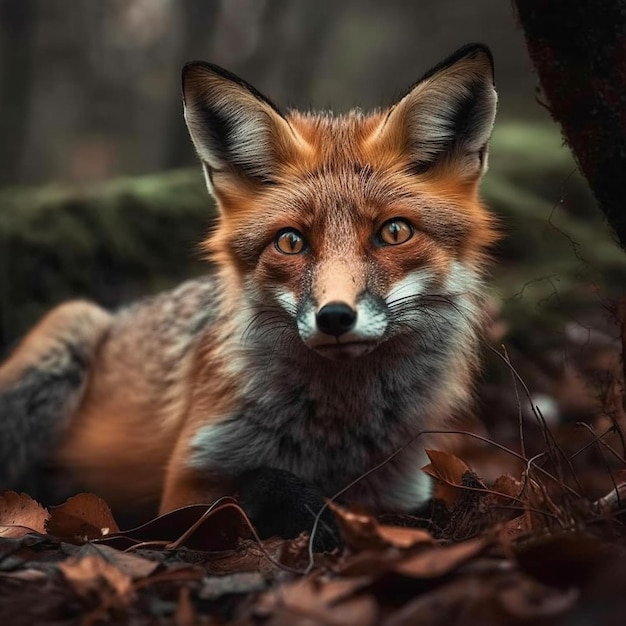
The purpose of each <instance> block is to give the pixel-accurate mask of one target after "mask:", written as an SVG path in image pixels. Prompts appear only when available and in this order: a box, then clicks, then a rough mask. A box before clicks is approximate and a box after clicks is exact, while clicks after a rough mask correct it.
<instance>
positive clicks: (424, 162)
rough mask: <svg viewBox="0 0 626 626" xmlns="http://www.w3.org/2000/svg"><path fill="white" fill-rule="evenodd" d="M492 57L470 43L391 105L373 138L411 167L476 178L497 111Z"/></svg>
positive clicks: (483, 165) (482, 166) (484, 159)
mask: <svg viewBox="0 0 626 626" xmlns="http://www.w3.org/2000/svg"><path fill="white" fill-rule="evenodd" d="M496 103H497V94H496V90H495V87H494V73H493V59H492V56H491V52H490V51H489V49H488V48H487V47H486V46H484V45H482V44H470V45H467V46H464V47H463V48H461V49H460V50H457V52H455V53H454V54H453V55H452V56H450V57H448V58H447V59H446V60H445V61H443V62H442V63H440V64H439V65H437V66H436V67H434V68H433V69H432V70H431V71H430V72H428V73H427V74H426V75H425V76H424V77H423V78H422V79H421V80H420V81H418V82H417V83H416V84H415V85H414V86H413V87H412V88H411V89H410V90H409V92H408V93H407V94H406V95H405V96H404V97H403V98H401V99H400V101H399V102H398V103H397V104H396V105H395V106H393V107H392V108H391V109H390V111H389V113H388V115H387V117H386V119H385V120H384V122H383V123H382V124H381V126H380V127H379V128H378V130H377V132H376V133H375V135H374V137H372V140H373V141H375V142H382V143H383V145H384V146H385V147H386V148H387V149H392V150H400V151H401V152H402V154H403V156H406V157H408V159H409V163H410V165H411V168H412V169H413V170H414V171H416V172H424V171H427V170H428V169H429V168H431V167H434V166H439V165H441V166H444V167H447V168H451V169H453V170H454V171H455V173H456V174H458V175H459V176H460V177H462V178H464V179H478V178H479V177H480V175H481V174H482V173H483V172H484V171H485V170H486V167H487V142H488V141H489V137H490V135H491V130H492V127H493V122H494V117H495V113H496Z"/></svg>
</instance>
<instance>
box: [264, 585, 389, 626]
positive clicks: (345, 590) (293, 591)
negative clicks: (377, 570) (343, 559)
mask: <svg viewBox="0 0 626 626" xmlns="http://www.w3.org/2000/svg"><path fill="white" fill-rule="evenodd" d="M370 581H371V579H370V578H369V577H365V578H358V579H357V578H351V579H339V580H325V579H320V578H304V579H302V580H298V581H296V582H293V583H290V584H288V585H283V586H281V587H280V588H279V589H276V590H272V591H269V592H267V593H265V594H263V595H262V596H261V597H260V598H259V600H258V602H257V606H256V608H257V613H258V614H259V615H260V616H263V617H270V616H272V617H273V618H274V619H273V620H271V621H270V622H269V623H270V624H289V625H290V626H300V625H301V626H311V625H312V624H358V625H359V626H374V624H377V623H378V607H377V604H376V601H375V599H374V598H373V597H372V596H369V595H363V594H362V593H359V592H360V590H361V589H362V588H363V587H364V586H366V585H367V584H369V582H370Z"/></svg>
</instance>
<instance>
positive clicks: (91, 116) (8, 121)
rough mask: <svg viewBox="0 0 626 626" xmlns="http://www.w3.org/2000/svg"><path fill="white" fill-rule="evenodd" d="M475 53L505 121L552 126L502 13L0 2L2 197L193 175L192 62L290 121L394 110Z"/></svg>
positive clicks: (355, 0)
mask: <svg viewBox="0 0 626 626" xmlns="http://www.w3.org/2000/svg"><path fill="white" fill-rule="evenodd" d="M470 41H481V42H484V43H487V44H488V45H489V46H490V47H491V48H492V50H493V53H494V56H495V59H496V78H497V83H498V88H499V92H500V119H507V118H522V119H537V118H541V119H544V118H545V117H546V114H545V111H544V110H543V109H542V108H541V107H540V106H539V105H537V103H536V102H535V82H536V80H535V76H534V75H533V73H532V71H531V68H530V62H529V60H528V57H527V54H526V50H525V47H524V41H523V36H522V32H521V30H520V28H519V27H518V25H517V23H516V20H515V16H514V12H513V8H512V6H511V4H510V3H509V2H506V1H504V0H471V1H468V0H419V1H415V0H387V1H386V2H381V1H380V0H0V185H5V186H6V185H14V184H34V183H37V184H38V183H46V182H52V181H61V182H87V183H89V182H94V181H101V180H106V179H108V178H111V177H114V176H118V175H121V174H123V175H129V174H142V173H147V172H159V171H162V170H165V169H170V168H177V167H181V166H184V165H189V164H192V163H194V162H195V161H194V154H193V150H192V148H191V146H190V142H189V141H188V139H187V135H186V131H185V128H184V123H183V117H182V108H181V102H180V70H181V67H182V65H183V63H184V62H186V61H189V60H192V59H202V60H207V61H211V62H213V63H217V64H219V65H222V66H224V67H226V68H228V69H230V70H231V71H233V72H235V73H237V74H239V75H241V76H242V77H243V78H245V79H246V80H248V81H249V82H251V83H252V84H254V85H255V86H256V87H257V88H259V89H260V90H261V91H262V92H264V93H265V94H266V95H268V96H269V97H270V98H271V99H273V100H275V101H276V102H277V103H278V104H279V105H280V106H281V107H304V108H309V107H311V108H332V109H334V110H336V111H345V110H347V109H349V108H351V107H355V106H359V107H362V108H365V109H368V108H371V107H379V106H385V105H387V104H389V103H391V102H392V101H393V99H394V97H396V96H397V95H399V94H400V93H402V92H403V91H404V90H405V89H406V88H407V87H408V86H409V85H410V84H412V83H413V82H415V81H416V80H417V79H418V78H419V77H420V75H421V74H422V73H424V72H425V71H426V70H428V69H429V68H430V67H431V66H433V65H435V64H436V63H438V62H439V61H440V60H442V59H443V58H444V57H445V56H447V55H448V54H450V53H451V52H453V51H454V50H455V49H456V48H458V47H460V46H461V45H463V44H465V43H468V42H470Z"/></svg>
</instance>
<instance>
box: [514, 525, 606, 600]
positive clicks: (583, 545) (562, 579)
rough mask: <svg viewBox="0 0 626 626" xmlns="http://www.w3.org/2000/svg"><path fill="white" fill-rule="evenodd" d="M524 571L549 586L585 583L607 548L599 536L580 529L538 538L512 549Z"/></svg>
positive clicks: (599, 564) (601, 559) (604, 558)
mask: <svg viewBox="0 0 626 626" xmlns="http://www.w3.org/2000/svg"><path fill="white" fill-rule="evenodd" d="M515 557H516V559H517V562H518V564H519V566H520V568H521V569H522V571H524V572H525V573H526V574H528V575H529V576H531V577H532V578H534V579H535V580H538V581H540V582H542V583H543V584H545V585H550V586H552V587H560V588H563V589H568V588H570V587H573V586H582V585H584V584H585V583H586V582H587V581H588V580H589V579H590V578H591V577H592V576H593V575H594V574H595V572H596V570H597V569H598V568H600V567H602V566H603V565H604V563H606V561H607V559H608V558H609V557H610V551H609V550H608V549H607V548H606V545H605V544H603V543H602V542H601V541H600V540H599V539H597V538H595V537H593V536H590V535H587V534H584V533H582V532H560V533H555V534H552V535H547V536H544V537H537V538H535V539H533V540H532V541H528V542H525V543H524V544H523V545H521V546H519V547H518V548H517V549H516V550H515Z"/></svg>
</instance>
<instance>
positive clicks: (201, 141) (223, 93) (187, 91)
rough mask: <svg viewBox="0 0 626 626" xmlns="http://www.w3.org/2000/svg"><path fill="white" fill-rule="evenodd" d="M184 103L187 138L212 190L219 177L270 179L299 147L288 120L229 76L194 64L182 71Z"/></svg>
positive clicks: (225, 72) (242, 83)
mask: <svg viewBox="0 0 626 626" xmlns="http://www.w3.org/2000/svg"><path fill="white" fill-rule="evenodd" d="M182 80H183V104H184V108H185V121H186V122H187V127H188V129H189V134H190V135H191V139H192V141H193V144H194V146H195V148H196V152H197V153H198V156H199V157H200V159H201V160H202V163H203V166H204V169H205V173H206V175H207V182H208V184H209V188H210V189H213V187H214V185H215V181H214V180H213V179H214V178H217V177H218V176H219V175H220V174H224V175H226V176H236V177H239V178H245V179H249V180H250V181H251V182H267V181H271V180H272V178H273V176H274V174H275V173H276V169H277V167H278V165H279V163H280V162H282V161H283V160H285V159H286V158H288V156H289V153H290V151H291V150H293V149H295V137H294V135H293V131H292V130H291V127H290V126H289V123H288V122H287V120H286V119H285V118H284V117H283V116H282V114H281V113H280V111H279V110H278V109H277V108H276V106H275V105H273V104H272V103H271V102H270V101H269V100H268V99H267V98H265V96H263V95H262V94H260V93H259V92H258V91H257V90H256V89H255V88H254V87H252V86H251V85H249V84H248V83H246V82H245V81H244V80H242V79H241V78H239V77H237V76H235V75H234V74H231V73H230V72H228V71H226V70H224V69H222V68H220V67H218V66H216V65H212V64H210V63H204V62H202V61H192V62H191V63H187V64H186V65H185V67H184V68H183V74H182Z"/></svg>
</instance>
